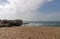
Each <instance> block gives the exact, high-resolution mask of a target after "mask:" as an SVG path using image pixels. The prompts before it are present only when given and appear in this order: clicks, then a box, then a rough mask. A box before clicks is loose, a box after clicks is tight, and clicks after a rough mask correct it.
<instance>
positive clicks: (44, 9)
mask: <svg viewBox="0 0 60 39" xmlns="http://www.w3.org/2000/svg"><path fill="white" fill-rule="evenodd" d="M0 19H22V20H26V21H60V0H0Z"/></svg>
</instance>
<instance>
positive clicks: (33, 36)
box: [0, 26, 60, 39]
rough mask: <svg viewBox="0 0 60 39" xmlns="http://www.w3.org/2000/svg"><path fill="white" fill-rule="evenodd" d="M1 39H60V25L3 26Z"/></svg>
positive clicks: (0, 29) (0, 33) (0, 31)
mask: <svg viewBox="0 0 60 39" xmlns="http://www.w3.org/2000/svg"><path fill="white" fill-rule="evenodd" d="M0 39H60V27H50V28H49V27H26V26H25V27H1V28H0Z"/></svg>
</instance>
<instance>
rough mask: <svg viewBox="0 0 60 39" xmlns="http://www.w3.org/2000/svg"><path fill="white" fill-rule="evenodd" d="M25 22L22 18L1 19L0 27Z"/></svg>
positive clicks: (19, 24)
mask: <svg viewBox="0 0 60 39" xmlns="http://www.w3.org/2000/svg"><path fill="white" fill-rule="evenodd" d="M22 24H23V21H22V20H18V19H17V20H0V27H5V26H6V27H11V26H21V25H22Z"/></svg>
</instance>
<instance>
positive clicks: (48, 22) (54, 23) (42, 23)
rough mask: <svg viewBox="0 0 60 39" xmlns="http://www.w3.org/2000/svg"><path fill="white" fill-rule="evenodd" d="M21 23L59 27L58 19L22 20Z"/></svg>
mask: <svg viewBox="0 0 60 39" xmlns="http://www.w3.org/2000/svg"><path fill="white" fill-rule="evenodd" d="M23 25H26V26H52V27H60V21H24V23H23Z"/></svg>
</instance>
